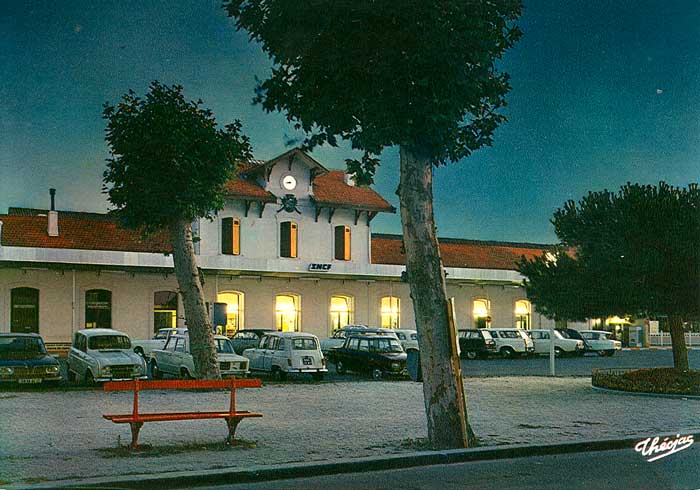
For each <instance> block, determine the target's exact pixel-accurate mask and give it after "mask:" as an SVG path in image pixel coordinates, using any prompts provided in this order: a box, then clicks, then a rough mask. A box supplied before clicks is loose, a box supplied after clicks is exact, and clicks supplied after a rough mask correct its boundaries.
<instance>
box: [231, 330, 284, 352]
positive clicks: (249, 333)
mask: <svg viewBox="0 0 700 490" xmlns="http://www.w3.org/2000/svg"><path fill="white" fill-rule="evenodd" d="M273 332H275V331H274V330H270V329H269V328H246V329H245V330H239V331H238V332H236V333H235V334H233V336H232V337H231V344H233V350H234V351H235V352H236V354H243V351H244V350H246V349H250V348H252V347H257V346H258V344H259V343H260V339H261V338H262V337H263V335H265V334H268V333H273Z"/></svg>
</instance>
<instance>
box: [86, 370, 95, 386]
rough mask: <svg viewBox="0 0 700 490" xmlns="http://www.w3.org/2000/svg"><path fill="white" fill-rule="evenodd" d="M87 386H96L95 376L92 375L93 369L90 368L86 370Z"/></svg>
mask: <svg viewBox="0 0 700 490" xmlns="http://www.w3.org/2000/svg"><path fill="white" fill-rule="evenodd" d="M84 381H85V386H95V376H93V375H92V371H90V370H89V369H88V370H87V371H85V378H84Z"/></svg>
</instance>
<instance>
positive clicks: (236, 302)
mask: <svg viewBox="0 0 700 490" xmlns="http://www.w3.org/2000/svg"><path fill="white" fill-rule="evenodd" d="M243 299H244V294H243V293H241V292H238V291H229V292H226V293H219V295H218V296H217V297H216V302H217V303H225V304H226V326H225V327H224V331H223V334H224V335H227V336H229V337H230V336H232V335H233V334H234V333H236V331H238V330H240V329H242V328H244V327H243V313H244V304H243Z"/></svg>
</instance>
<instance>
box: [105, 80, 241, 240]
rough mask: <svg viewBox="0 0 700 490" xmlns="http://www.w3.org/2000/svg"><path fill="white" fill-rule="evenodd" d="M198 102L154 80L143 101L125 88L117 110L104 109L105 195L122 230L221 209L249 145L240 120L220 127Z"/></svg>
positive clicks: (164, 223) (157, 225) (149, 228)
mask: <svg viewBox="0 0 700 490" xmlns="http://www.w3.org/2000/svg"><path fill="white" fill-rule="evenodd" d="M201 104H202V101H201V100H200V101H196V102H192V101H188V100H186V99H185V97H184V95H183V93H182V87H181V86H179V85H173V86H167V85H163V84H160V83H159V82H157V81H156V82H153V83H151V85H150V87H149V91H148V93H147V94H146V97H145V98H143V99H141V98H139V97H137V96H136V95H135V93H134V92H133V91H131V90H130V91H129V93H127V94H126V95H124V96H123V97H122V100H121V102H119V104H117V106H116V107H115V106H112V105H110V104H108V103H107V104H105V106H104V112H103V118H104V119H106V120H107V130H106V133H107V135H106V140H107V144H108V145H109V149H110V153H111V158H109V159H108V160H107V170H106V171H105V172H104V185H103V191H104V192H106V193H107V194H108V196H109V201H110V203H111V204H112V205H113V206H114V207H115V208H116V210H115V213H116V214H117V215H118V216H119V217H120V218H121V219H122V221H123V223H124V224H125V226H129V227H132V228H143V229H144V230H146V231H153V230H157V229H162V228H165V227H167V226H169V224H170V223H172V222H174V221H192V220H194V219H195V218H200V217H207V218H208V217H211V214H212V213H213V212H215V211H218V210H220V209H222V208H223V205H224V196H223V189H224V184H225V183H226V182H227V181H229V180H230V179H231V178H233V176H234V172H235V168H236V162H237V161H242V160H243V161H244V160H247V159H249V158H251V150H250V145H249V142H248V138H247V137H246V136H244V135H243V134H242V133H241V124H240V122H238V121H236V122H234V123H233V124H230V125H228V126H226V127H225V129H219V128H218V127H217V124H216V120H215V119H214V116H213V114H212V112H211V111H210V110H208V109H204V108H202V106H201Z"/></svg>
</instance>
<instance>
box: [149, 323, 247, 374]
mask: <svg viewBox="0 0 700 490" xmlns="http://www.w3.org/2000/svg"><path fill="white" fill-rule="evenodd" d="M214 344H215V345H216V355H217V359H218V361H219V371H220V372H221V376H223V377H226V376H245V375H246V374H248V373H249V370H248V365H249V362H248V359H247V358H245V357H243V356H239V355H238V354H236V353H235V352H234V350H233V345H231V341H230V340H229V339H228V337H226V336H225V335H214ZM150 364H151V376H153V378H154V379H160V378H162V377H163V374H172V375H173V376H177V377H181V378H184V379H190V378H193V377H194V372H195V371H194V360H193V359H192V353H191V350H190V335H189V334H188V333H184V334H175V335H171V336H170V338H169V339H168V342H167V343H166V344H165V346H164V347H163V348H162V349H154V350H153V351H152V352H151V359H150Z"/></svg>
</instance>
